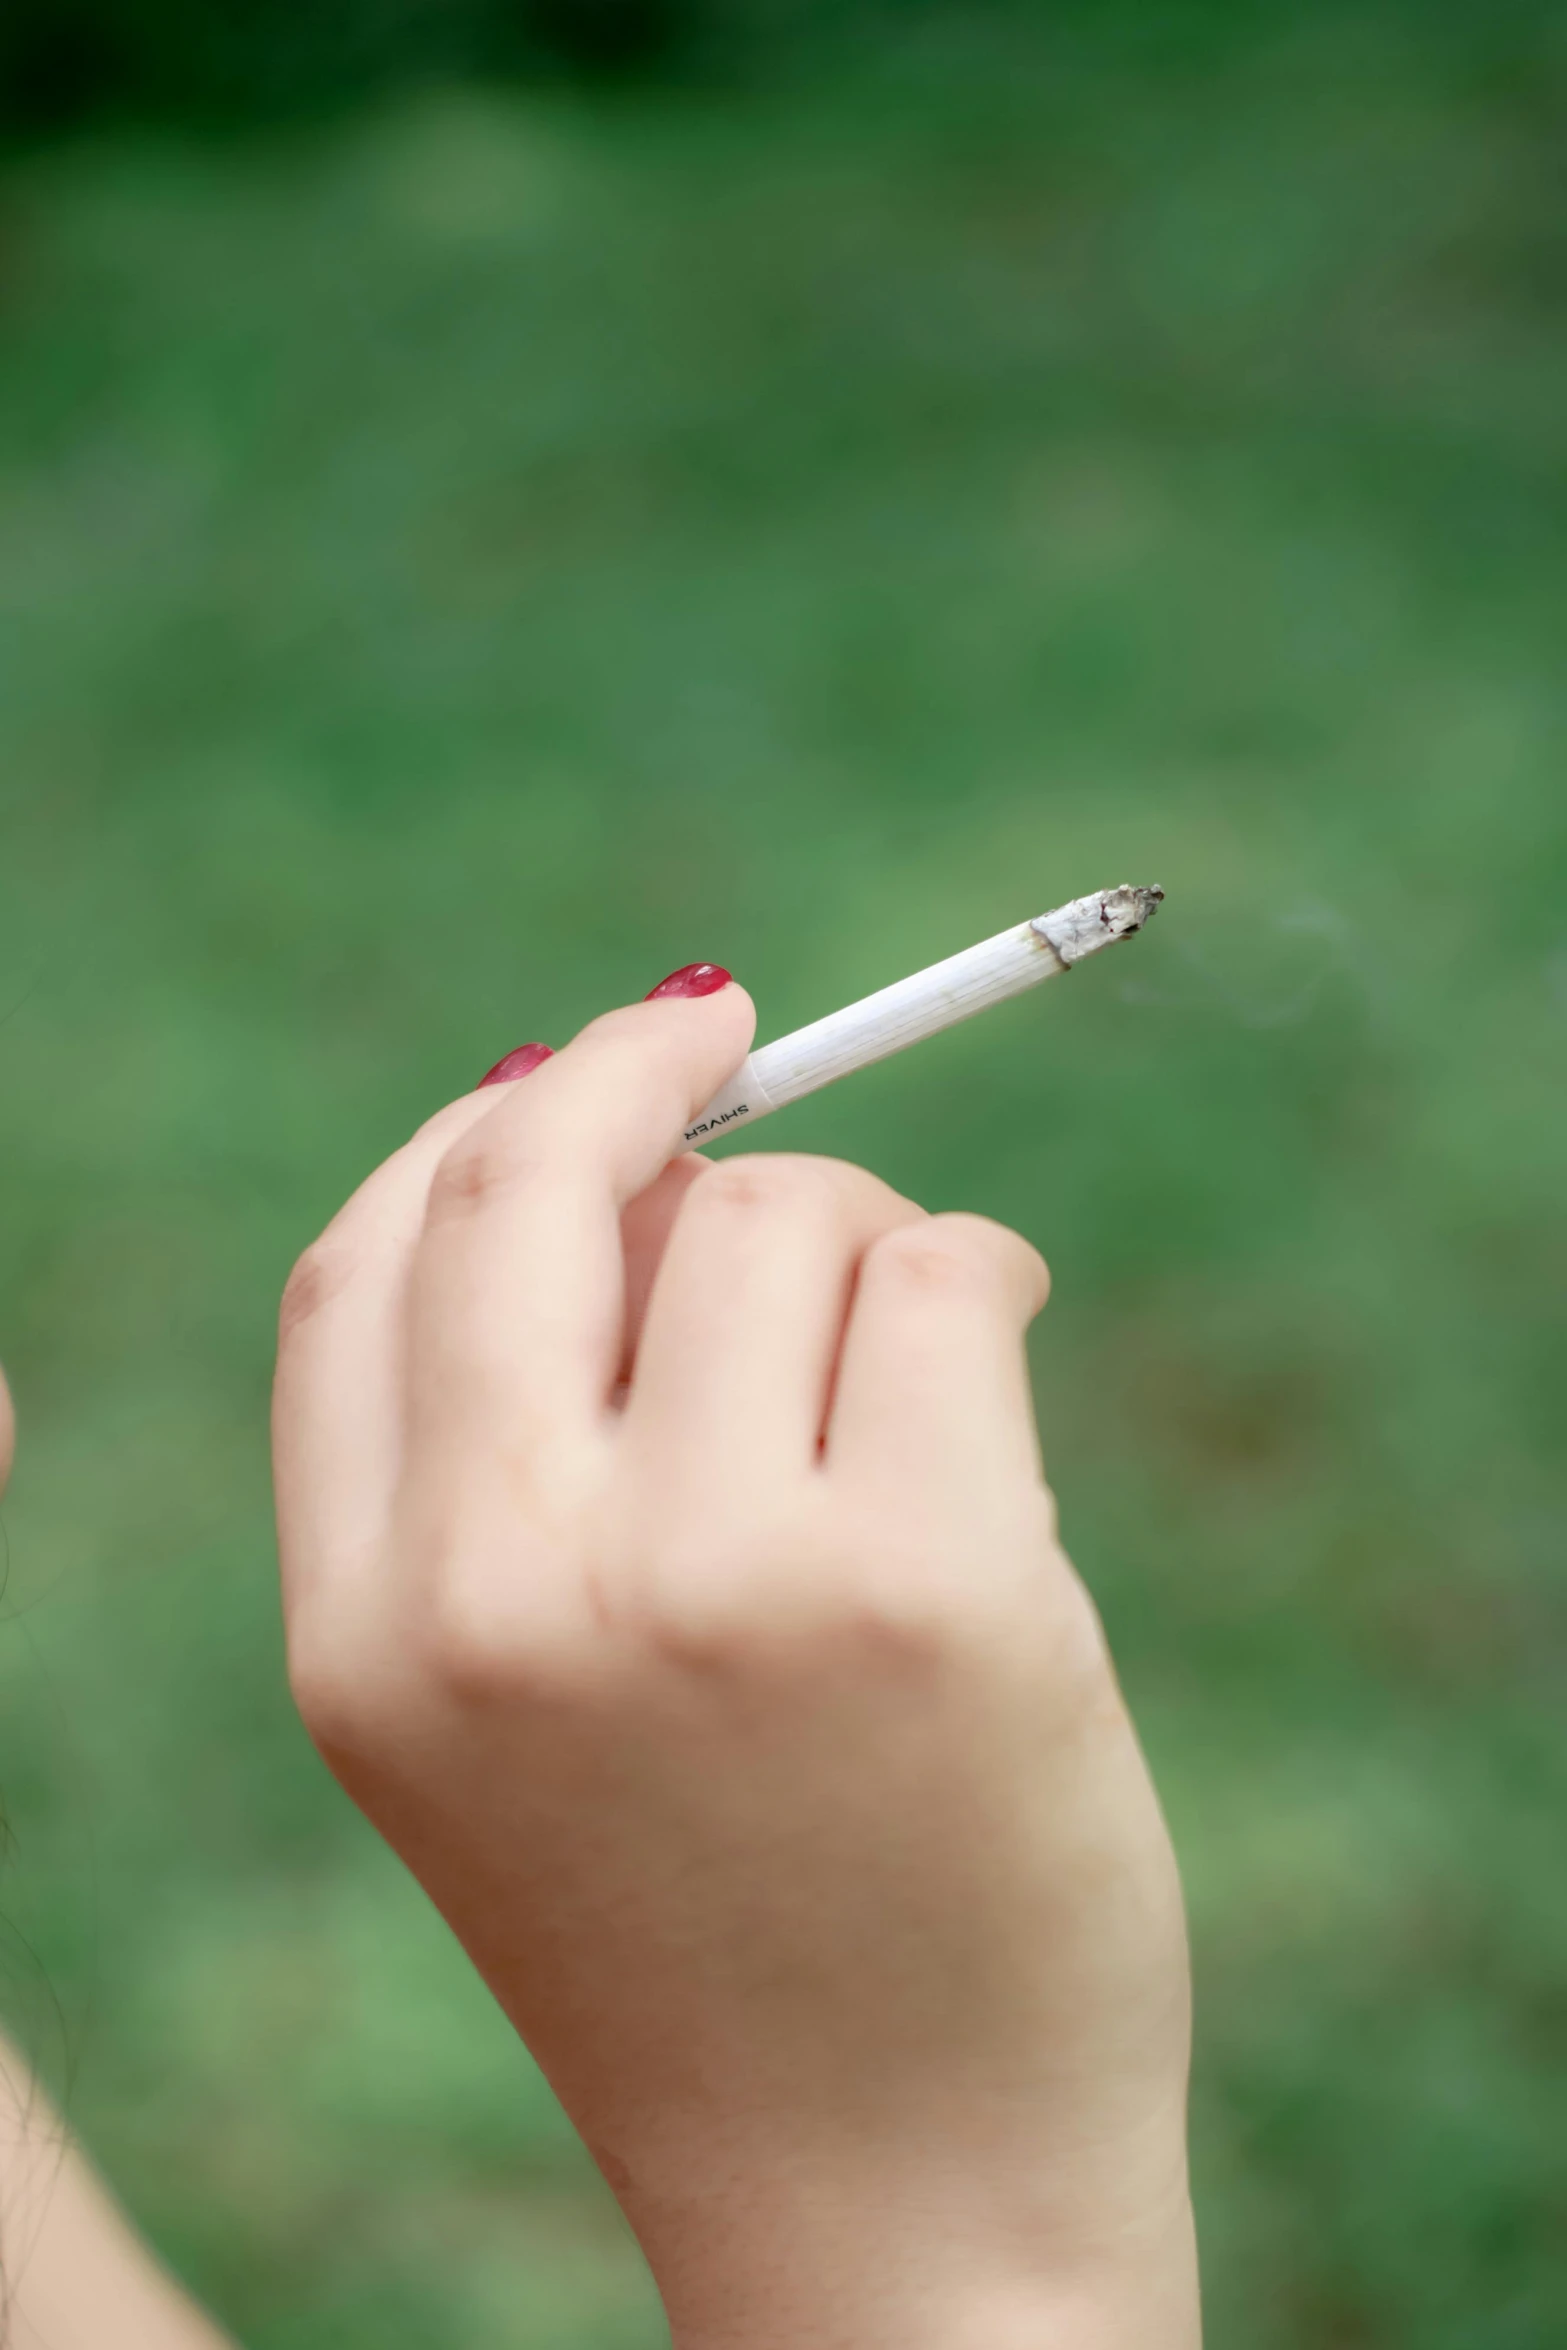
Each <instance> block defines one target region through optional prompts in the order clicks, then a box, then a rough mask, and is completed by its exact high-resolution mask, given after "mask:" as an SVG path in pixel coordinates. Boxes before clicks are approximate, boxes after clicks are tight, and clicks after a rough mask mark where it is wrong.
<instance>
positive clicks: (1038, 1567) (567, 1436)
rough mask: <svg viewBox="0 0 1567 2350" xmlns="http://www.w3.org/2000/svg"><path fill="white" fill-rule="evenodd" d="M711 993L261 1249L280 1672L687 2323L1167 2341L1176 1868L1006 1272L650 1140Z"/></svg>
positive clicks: (716, 1054) (719, 998) (714, 1020)
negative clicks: (1066, 1537) (475, 1971)
mask: <svg viewBox="0 0 1567 2350" xmlns="http://www.w3.org/2000/svg"><path fill="white" fill-rule="evenodd" d="M751 1019H752V1015H751V1008H750V1005H749V1003H748V1001H747V999H746V997H745V996H744V995H743V994H742V992H741V991H740V990H739V989H738V988H736V987H733V986H730V987H725V988H723V989H722V990H721V991H720V992H718V993H716V994H713V995H711V996H709V997H707V998H706V999H704V1000H701V1001H679V1000H663V1001H654V1002H649V1003H646V1004H642V1005H639V1006H636V1007H634V1008H632V1009H629V1010H624V1011H618V1012H612V1013H611V1014H609V1015H608V1017H607V1018H605V1019H602V1020H599V1021H596V1022H595V1023H594V1024H593V1025H592V1026H591V1027H590V1028H588V1029H586V1030H585V1031H584V1032H583V1034H582V1035H581V1036H579V1037H578V1038H577V1040H576V1041H575V1043H573V1044H571V1045H570V1046H568V1047H567V1048H566V1049H565V1050H564V1051H563V1052H561V1053H559V1054H558V1055H556V1056H555V1057H554V1058H553V1059H551V1060H549V1061H547V1062H546V1063H545V1064H544V1065H543V1066H542V1067H540V1068H538V1069H536V1070H535V1071H534V1072H533V1073H532V1074H530V1075H528V1076H527V1077H526V1078H525V1079H523V1080H522V1081H521V1082H518V1083H516V1084H512V1085H508V1086H505V1087H502V1088H498V1089H496V1090H495V1091H492V1092H484V1093H480V1094H477V1095H474V1096H472V1097H470V1098H468V1099H466V1100H463V1101H460V1102H456V1103H454V1104H453V1105H452V1106H451V1107H450V1108H449V1109H447V1110H445V1111H443V1112H441V1113H440V1115H439V1116H437V1117H436V1118H434V1119H432V1120H431V1122H430V1123H429V1125H427V1126H426V1127H424V1128H423V1129H422V1131H421V1132H420V1133H419V1134H418V1135H416V1136H415V1138H414V1140H413V1141H412V1142H411V1143H410V1144H409V1145H408V1146H407V1148H406V1149H404V1150H402V1151H400V1152H399V1153H398V1154H397V1155H396V1156H395V1157H394V1158H393V1159H391V1160H390V1161H389V1162H388V1163H387V1165H386V1166H384V1167H383V1168H381V1169H380V1171H379V1172H378V1173H377V1174H376V1175H374V1176H372V1177H371V1179H370V1180H369V1182H368V1183H367V1184H365V1186H364V1187H363V1189H362V1190H361V1191H359V1192H358V1193H357V1194H356V1196H355V1197H354V1198H353V1199H352V1200H351V1201H350V1202H349V1204H348V1206H347V1207H346V1208H345V1209H344V1210H343V1212H342V1214H341V1215H340V1216H339V1217H338V1218H337V1219H336V1221H335V1222H334V1223H333V1224H332V1225H331V1226H330V1227H329V1228H328V1230H327V1232H326V1233H325V1234H324V1236H323V1237H322V1239H321V1240H319V1241H318V1242H317V1243H316V1245H315V1246H314V1247H313V1248H312V1249H310V1250H309V1251H308V1252H307V1253H306V1255H305V1256H304V1258H303V1259H302V1260H301V1262H300V1264H299V1266H298V1268H297V1269H296V1272H295V1274H294V1277H293V1279H292V1281H291V1282H290V1284H289V1288H288V1293H287V1296H286V1299H285V1301H284V1309H283V1330H282V1344H281V1354H280V1361H279V1371H278V1389H277V1407H276V1446H277V1471H278V1494H279V1514H280V1521H281V1530H282V1553H283V1568H284V1582H285V1595H286V1605H287V1616H288V1631H289V1646H290V1657H291V1666H292V1672H293V1677H294V1685H295V1690H296V1694H297V1697H298V1700H299V1703H300V1706H301V1708H302V1710H303V1713H304V1716H305V1719H306V1721H307V1723H308V1724H309V1727H310V1729H311V1732H312V1734H313V1735H314V1737H315V1739H316V1741H317V1743H318V1745H319V1746H320V1748H321V1750H322V1752H323V1754H324V1755H325V1756H326V1759H327V1761H328V1762H329V1763H330V1765H331V1767H332V1769H333V1770H334V1772H335V1773H336V1774H337V1776H338V1777H339V1778H340V1779H341V1781H342V1783H343V1785H344V1786H345V1787H346V1788H347V1789H348V1791H349V1793H350V1794H351V1795H352V1796H353V1798H354V1800H355V1801H356V1802H357V1803H359V1804H361V1805H362V1806H363V1808H364V1810H365V1811H366V1812H367V1813H368V1814H369V1816H370V1818H371V1819H372V1820H373V1821H374V1823H375V1824H376V1826H377V1827H378V1828H379V1829H380V1830H381V1832H382V1833H383V1834H384V1835H385V1836H386V1837H387V1838H388V1840H389V1841H390V1842H391V1843H392V1844H393V1845H394V1846H395V1847H396V1849H397V1850H398V1852H400V1853H401V1854H402V1856H403V1858H404V1859H405V1860H406V1861H407V1863H408V1865H409V1867H410V1868H411V1869H412V1870H413V1871H414V1873H415V1875H416V1876H417V1877H418V1878H419V1880H420V1881H421V1883H422V1884H423V1885H424V1886H425V1887H426V1888H427V1890H428V1891H429V1893H430V1894H431V1896H432V1898H433V1899H434V1900H435V1901H436V1902H437V1903H438V1904H439V1906H440V1908H441V1909H442V1910H443V1912H444V1913H445V1915H446V1917H447V1918H448V1920H449V1921H450V1923H451V1925H452V1927H453V1928H454V1930H455V1931H456V1933H457V1934H458V1935H459V1936H460V1938H461V1940H462V1941H463V1943H464V1945H465V1946H466V1948H467V1949H468V1951H469V1952H470V1954H471V1955H472V1957H473V1959H474V1961H475V1963H476V1964H477V1965H478V1966H479V1968H480V1969H481V1970H482V1972H483V1974H484V1976H485V1977H486V1979H487V1981H488V1982H489V1983H490V1985H491V1987H492V1988H493V1990H494V1992H495V1995H496V1997H497V1998H498V1999H499V2000H500V2001H501V2003H502V2005H503V2006H504V2008H505V2009H506V2011H507V2013H508V2014H509V2015H510V2017H511V2018H512V2020H513V2022H514V2023H515V2025H516V2027H517V2029H518V2031H519V2032H520V2033H521V2034H522V2036H523V2038H524V2039H525V2040H526V2041H527V2043H528V2045H529V2047H530V2048H531V2049H532V2050H533V2051H534V2053H535V2055H536V2056H537V2058H538V2060H539V2062H540V2064H541V2065H542V2066H543V2068H544V2070H545V2072H546V2073H547V2074H548V2076H549V2078H550V2080H551V2081H552V2083H553V2084H554V2086H555V2088H556V2090H557V2092H558V2093H559V2095H560V2097H561V2099H562V2102H563V2103H564V2105H565V2107H566V2110H567V2112H568V2113H569V2114H570V2115H571V2117H572V2119H573V2121H574V2122H575V2123H576V2124H577V2126H578V2128H579V2129H580V2130H581V2131H582V2133H583V2135H584V2137H585V2138H586V2140H587V2142H588V2144H589V2146H590V2147H591V2148H592V2151H593V2153H594V2155H595V2157H596V2158H597V2160H598V2162H599V2164H600V2166H601V2168H602V2170H603V2171H604V2174H605V2176H606V2178H607V2179H608V2180H609V2182H610V2184H611V2186H612V2187H613V2188H614V2191H615V2193H616V2195H617V2196H618V2197H619V2199H620V2201H621V2203H622V2205H623V2207H624V2209H625V2211H626V2213H627V2215H628V2217H629V2218H630V2221H631V2223H632V2225H633V2227H634V2228H635V2229H636V2231H637V2234H638V2236H639V2237H640V2239H641V2242H642V2244H643V2246H644V2248H645V2250H646V2252H647V2255H648V2258H649V2260H650V2262H651V2264H652V2268H653V2271H654V2274H655V2277H656V2279H657V2282H658V2285H659V2288H660V2290H661V2292H662V2294H663V2296H664V2301H665V2305H666V2308H667V2309H668V2312H669V2317H670V2322H671V2326H672V2329H673V2333H674V2338H675V2341H676V2344H677V2345H679V2350H719V2346H720V2345H722V2346H723V2350H742V2346H743V2350H762V2346H764V2345H765V2346H767V2350H774V2346H776V2350H783V2346H784V2345H790V2346H791V2350H792V2346H795V2345H799V2346H801V2350H804V2346H806V2345H810V2346H811V2350H832V2346H835V2345H840V2344H841V2345H843V2346H844V2350H849V2346H850V2345H852V2346H853V2350H877V2346H879V2345H882V2344H886V2345H888V2346H889V2350H890V2346H892V2345H897V2350H920V2346H921V2345H925V2344H929V2345H932V2346H933V2350H934V2346H935V2345H937V2344H940V2345H942V2346H943V2350H1012V2346H1013V2345H1016V2346H1017V2350H1022V2346H1023V2345H1025V2344H1026V2345H1028V2346H1029V2350H1045V2345H1051V2346H1055V2345H1060V2346H1061V2350H1067V2346H1068V2345H1070V2346H1072V2350H1077V2346H1078V2345H1083V2346H1087V2345H1093V2346H1094V2350H1109V2346H1110V2345H1116V2346H1117V2350H1122V2346H1125V2350H1131V2346H1132V2345H1136V2346H1137V2350H1187V2346H1188V2345H1190V2344H1192V2343H1195V2341H1196V2339H1197V2318H1196V2288H1195V2276H1194V2262H1193V2254H1192V2241H1191V2229H1190V2217H1189V2210H1188V2204H1187V2190H1186V2169H1185V2146H1184V2106H1185V2080H1186V2061H1187V1974H1186V1954H1185V1935H1184V1928H1183V1921H1182V1914H1181V1901H1180V1893H1179V1887H1178V1884H1177V1879H1176V1874H1175V1867H1174V1863H1173V1860H1172V1856H1171V1853H1170V1848H1169V1843H1168V1840H1167V1837H1166V1834H1165V1830H1164V1827H1163V1824H1162V1821H1161V1819H1160V1815H1159V1810H1158V1806H1157V1803H1156V1800H1155V1798H1154V1794H1153V1791H1152V1788H1151V1786H1150V1784H1149V1781H1148V1777H1147V1774H1146V1771H1145V1769H1144V1765H1143V1762H1142V1758H1141V1756H1140V1754H1139V1751H1138V1747H1137V1742H1136V1738H1135V1736H1134V1734H1133V1731H1132V1728H1131V1725H1130V1723H1129V1721H1128V1719H1127V1716H1126V1713H1125V1711H1124V1708H1123V1706H1122V1703H1121V1700H1120V1697H1119V1695H1118V1693H1117V1689H1116V1684H1115V1679H1114V1676H1113V1673H1112V1670H1111V1667H1110V1664H1109V1661H1108V1659H1107V1657H1106V1654H1105V1649H1104V1644H1103V1640H1102V1638H1101V1634H1100V1629H1099V1625H1098V1622H1097V1619H1096V1617H1095V1614H1094V1610H1093V1608H1092V1606H1091V1604H1090V1602H1089V1600H1088V1598H1087V1596H1086V1594H1085V1593H1084V1590H1083V1588H1082V1585H1081V1584H1080V1583H1079V1581H1078V1579H1077V1577H1076V1575H1075V1574H1074V1573H1073V1571H1072V1569H1071V1567H1070V1566H1069V1564H1068V1563H1067V1561H1066V1559H1065V1558H1064V1557H1063V1555H1062V1553H1061V1551H1060V1549H1059V1547H1058V1545H1057V1541H1056V1533H1055V1522H1054V1514H1053V1509H1052V1504H1051V1500H1050V1496H1049V1493H1048V1491H1047V1489H1046V1487H1045V1485H1044V1483H1043V1481H1042V1479H1041V1475H1040V1469H1039V1463H1038V1457H1037V1451H1036V1443H1035V1434H1034V1422H1033V1413H1032V1407H1031V1401H1030V1395H1029V1387H1028V1378H1027V1371H1026V1365H1025V1358H1024V1351H1023V1331H1024V1328H1025V1325H1026V1324H1027V1323H1028V1321H1029V1320H1030V1319H1031V1317H1032V1316H1033V1315H1034V1314H1035V1313H1037V1311H1038V1310H1039V1308H1040V1306H1041V1305H1042V1303H1043V1301H1044V1296H1045V1288H1046V1276H1045V1271H1044V1267H1043V1266H1042V1264H1041V1263H1040V1261H1039V1259H1038V1257H1037V1256H1036V1255H1035V1254H1034V1252H1033V1250H1032V1249H1031V1248H1029V1247H1027V1246H1026V1245H1025V1244H1024V1243H1023V1242H1022V1241H1021V1240H1019V1239H1017V1238H1016V1237H1015V1236H1014V1235H1013V1234H1011V1233H1009V1232H1006V1231H1003V1230H1002V1229H1000V1228H999V1227H997V1226H995V1225H992V1224H989V1223H986V1222H984V1221H982V1220H980V1219H978V1218H976V1217H971V1216H927V1215H925V1214H923V1213H922V1212H921V1211H920V1210H919V1209H918V1208H916V1207H914V1206H912V1205H911V1204H910V1203H909V1202H908V1201H907V1200H904V1199H901V1198H899V1197H898V1196H897V1194H896V1193H894V1192H892V1191H890V1190H888V1189H887V1187H886V1186H885V1185H884V1184H881V1183H879V1182H877V1181H876V1180H875V1179H874V1178H873V1177H871V1176H869V1175H866V1174H863V1173H861V1172H860V1171H859V1170H858V1169H856V1168H853V1167H849V1166H842V1165H837V1164H834V1163H832V1162H828V1161H823V1160H813V1159H800V1158H787V1157H774V1156H770V1155H768V1156H748V1157H739V1158H733V1159H730V1160H728V1161H726V1162H724V1163H722V1164H720V1165H713V1166H709V1165H705V1164H704V1163H703V1162H701V1161H699V1160H693V1159H689V1158H685V1159H680V1160H677V1161H675V1162H674V1164H673V1165H670V1164H667V1163H666V1162H667V1161H668V1156H669V1152H670V1150H671V1149H672V1148H673V1147H674V1146H675V1145H676V1143H677V1142H678V1139H679V1135H680V1131H681V1128H682V1126H683V1125H684V1124H685V1122H686V1121H687V1120H688V1118H689V1117H690V1116H691V1115H692V1114H693V1113H694V1112H695V1110H696V1109H698V1108H699V1107H700V1105H701V1104H702V1103H703V1102H704V1101H706V1100H707V1099H708V1098H709V1097H710V1096H711V1095H712V1094H713V1093H714V1092H715V1091H716V1089H717V1087H718V1085H719V1084H720V1083H721V1082H722V1080H723V1079H724V1078H725V1077H726V1076H727V1075H728V1074H729V1073H730V1071H731V1070H732V1069H733V1068H734V1067H735V1066H736V1065H737V1064H738V1062H739V1060H740V1058H741V1056H742V1054H743V1053H744V1051H745V1049H746V1046H747V1044H748V1041H749V1037H750V1032H751Z"/></svg>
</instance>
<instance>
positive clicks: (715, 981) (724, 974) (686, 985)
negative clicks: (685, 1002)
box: [642, 963, 734, 1004]
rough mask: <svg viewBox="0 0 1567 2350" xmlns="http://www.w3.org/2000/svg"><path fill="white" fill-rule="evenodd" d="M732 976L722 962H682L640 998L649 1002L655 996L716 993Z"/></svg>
mask: <svg viewBox="0 0 1567 2350" xmlns="http://www.w3.org/2000/svg"><path fill="white" fill-rule="evenodd" d="M733 977H734V973H733V972H732V971H726V970H725V969H724V967H723V965H722V963H682V964H681V966H680V969H679V970H678V971H671V973H670V974H669V977H668V978H667V979H661V980H660V981H659V983H658V985H657V987H650V988H649V989H648V991H647V994H646V995H645V996H644V998H643V999H642V1000H643V1002H644V1003H649V1004H650V1003H652V1002H653V1000H654V998H655V997H656V996H666V995H717V993H718V991H719V989H720V988H721V987H727V986H728V985H729V982H730V980H731V979H732V978H733Z"/></svg>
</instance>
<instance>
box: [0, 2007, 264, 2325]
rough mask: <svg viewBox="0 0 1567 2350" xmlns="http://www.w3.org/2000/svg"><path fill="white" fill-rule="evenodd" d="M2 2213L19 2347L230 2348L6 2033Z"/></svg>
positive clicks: (8, 2293)
mask: <svg viewBox="0 0 1567 2350" xmlns="http://www.w3.org/2000/svg"><path fill="white" fill-rule="evenodd" d="M0 2212H3V2234H0V2276H3V2278H4V2289H5V2308H6V2317H7V2321H8V2323H7V2331H6V2336H5V2339H6V2342H7V2345H8V2346H9V2350H231V2345H230V2344H229V2343H228V2338H227V2337H226V2336H225V2335H223V2334H221V2333H220V2332H219V2331H218V2329H217V2328H216V2327H215V2326H214V2325H213V2324H212V2322H211V2321H210V2319H208V2318H207V2317H206V2316H204V2315H203V2313H202V2312H201V2311H200V2310H199V2309H198V2308H197V2307H196V2305H195V2303H194V2302H193V2301H191V2300H190V2299H189V2298H188V2297H187V2295H186V2294H184V2293H183V2292H182V2291H181V2290H180V2288H179V2286H178V2285H176V2284H175V2282H174V2281H173V2279H172V2278H170V2277H169V2276H168V2275H166V2274H165V2272H164V2271H163V2270H162V2269H161V2268H160V2267H159V2266H158V2264H157V2262H156V2261H155V2260H154V2259H153V2257H152V2255H151V2254H150V2253H149V2252H148V2250H147V2249H146V2247H145V2245H143V2244H142V2243H141V2242H140V2240H139V2239H138V2238H137V2236H136V2235H135V2233H134V2231H133V2230H132V2229H131V2228H130V2226H129V2225H128V2224H127V2222H126V2221H125V2219H124V2218H123V2216H122V2215H121V2213H120V2212H119V2211H118V2210H117V2209H116V2208H115V2205H114V2203H113V2202H112V2200H111V2199H110V2197H109V2195H108V2194H107V2192H106V2191H105V2189H104V2188H103V2187H102V2185H101V2184H100V2183H99V2181H98V2179H97V2178H96V2177H95V2176H94V2174H93V2171H92V2169H91V2167H90V2165H89V2164H88V2163H87V2162H86V2161H85V2160H84V2159H83V2158H82V2156H81V2155H80V2154H79V2153H78V2152H77V2151H76V2149H75V2148H74V2147H73V2146H72V2145H71V2144H70V2142H69V2137H68V2134H67V2132H66V2130H65V2128H64V2125H63V2124H62V2123H61V2121H60V2119H59V2117H58V2116H57V2115H56V2114H55V2113H54V2112H53V2111H52V2110H51V2108H50V2107H49V2105H48V2104H47V2103H46V2101H45V2099H44V2097H43V2095H42V2092H41V2091H40V2090H39V2089H38V2087H37V2085H36V2083H35V2082H34V2081H33V2080H32V2078H31V2075H30V2074H29V2072H28V2069H27V2067H26V2065H25V2064H23V2062H22V2060H21V2058H20V2057H19V2056H17V2055H16V2053H15V2052H14V2050H12V2049H10V2048H9V2047H6V2046H5V2045H4V2043H0Z"/></svg>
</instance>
